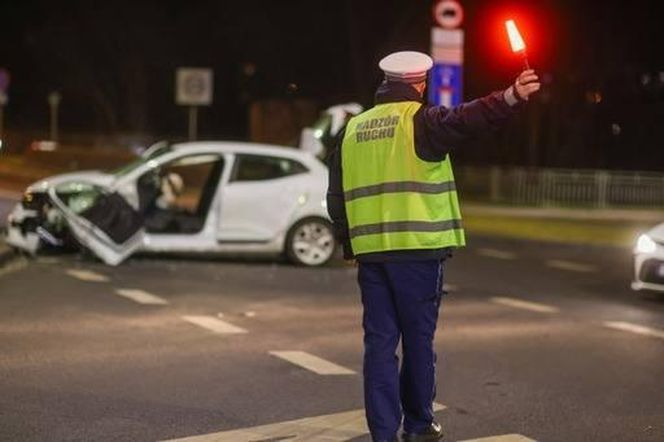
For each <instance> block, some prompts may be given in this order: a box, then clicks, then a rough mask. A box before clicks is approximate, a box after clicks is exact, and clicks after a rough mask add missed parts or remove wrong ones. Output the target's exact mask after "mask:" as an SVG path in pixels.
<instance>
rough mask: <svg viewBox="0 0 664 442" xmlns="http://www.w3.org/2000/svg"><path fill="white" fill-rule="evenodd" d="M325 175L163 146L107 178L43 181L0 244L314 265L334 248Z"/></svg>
mask: <svg viewBox="0 0 664 442" xmlns="http://www.w3.org/2000/svg"><path fill="white" fill-rule="evenodd" d="M326 188H327V168H326V167H325V165H324V164H323V163H321V162H320V160H318V159H317V158H315V157H314V156H313V155H311V154H309V153H307V152H302V151H298V150H295V149H292V148H282V147H277V146H267V145H258V144H251V143H241V142H194V143H182V144H174V145H168V144H161V145H156V146H154V147H152V148H150V149H148V150H147V151H146V152H145V153H144V154H143V156H141V157H140V158H138V159H137V160H135V161H134V162H132V163H130V164H128V165H126V166H125V167H123V168H121V169H119V170H117V171H114V172H110V173H104V172H98V171H90V172H78V173H71V174H63V175H57V176H53V177H50V178H46V179H44V180H41V181H39V182H37V183H34V184H33V185H31V186H29V188H28V189H27V190H26V192H25V196H24V198H23V201H22V202H20V203H19V204H18V205H17V206H16V207H15V208H14V210H13V211H12V212H11V214H10V215H9V219H8V228H7V229H8V230H7V238H6V241H7V243H8V244H9V245H10V246H12V247H14V248H16V249H19V250H22V251H25V252H27V253H30V254H36V253H39V252H40V251H42V250H46V249H53V248H56V249H68V248H69V249H71V248H83V249H87V250H89V251H91V252H92V253H93V254H94V255H96V256H97V257H98V258H99V259H101V260H102V261H104V262H105V263H107V264H110V265H117V264H119V263H121V262H122V261H123V260H125V259H126V258H127V257H129V256H130V255H132V254H133V253H137V252H157V253H187V254H190V253H199V252H200V253H215V254H217V253H221V254H232V255H238V254H270V255H284V256H286V257H287V258H288V259H290V260H291V261H292V262H294V263H297V264H301V265H306V266H319V265H323V264H325V263H327V262H328V261H329V260H330V259H331V258H332V256H333V255H334V251H335V247H336V243H335V241H334V238H333V234H332V226H331V224H330V221H329V219H328V215H327V210H326V206H325V192H326Z"/></svg>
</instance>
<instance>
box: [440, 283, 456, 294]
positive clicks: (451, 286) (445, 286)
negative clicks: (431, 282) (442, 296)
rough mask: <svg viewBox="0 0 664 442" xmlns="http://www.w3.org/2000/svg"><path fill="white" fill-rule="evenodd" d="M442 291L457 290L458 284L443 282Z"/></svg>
mask: <svg viewBox="0 0 664 442" xmlns="http://www.w3.org/2000/svg"><path fill="white" fill-rule="evenodd" d="M443 291H445V292H448V293H453V292H458V291H459V286H458V285H456V284H443Z"/></svg>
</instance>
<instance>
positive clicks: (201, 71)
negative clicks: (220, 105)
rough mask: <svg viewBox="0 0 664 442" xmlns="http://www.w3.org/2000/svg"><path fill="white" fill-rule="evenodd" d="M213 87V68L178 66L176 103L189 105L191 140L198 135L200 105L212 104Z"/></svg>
mask: <svg viewBox="0 0 664 442" xmlns="http://www.w3.org/2000/svg"><path fill="white" fill-rule="evenodd" d="M212 88H213V72H212V69H208V68H178V69H177V70H176V71H175V103H176V104H178V105H180V106H188V107H189V110H188V120H189V124H188V127H189V130H188V133H189V141H193V140H196V138H197V137H198V106H209V105H211V104H212Z"/></svg>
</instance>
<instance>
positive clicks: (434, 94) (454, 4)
mask: <svg viewBox="0 0 664 442" xmlns="http://www.w3.org/2000/svg"><path fill="white" fill-rule="evenodd" d="M433 19H434V22H435V26H433V27H432V28H431V57H432V58H433V63H434V65H433V69H432V70H431V77H430V78H429V102H430V103H431V104H433V105H436V106H441V105H442V106H445V107H452V106H456V105H458V104H461V102H462V101H463V41H464V33H463V30H462V29H460V26H461V24H462V23H463V7H462V6H461V3H459V2H458V1H457V0H437V1H436V2H435V3H434V6H433Z"/></svg>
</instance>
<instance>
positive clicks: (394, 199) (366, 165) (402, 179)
mask: <svg viewBox="0 0 664 442" xmlns="http://www.w3.org/2000/svg"><path fill="white" fill-rule="evenodd" d="M420 106H421V104H420V103H417V102H398V103H386V104H381V105H378V106H376V107H374V108H372V109H370V110H368V111H367V112H364V113H362V114H360V115H358V116H356V117H354V118H352V119H351V120H350V122H349V123H348V126H347V127H346V133H345V136H344V141H343V145H342V171H343V190H344V200H345V204H346V214H347V217H348V223H349V232H350V238H351V246H352V248H353V252H354V253H355V254H356V255H360V254H363V253H372V252H382V251H392V250H415V249H437V248H444V247H461V246H463V245H464V244H465V238H464V234H463V229H462V227H461V214H460V211H459V203H458V200H457V193H456V186H455V184H454V175H453V173H452V166H451V163H450V160H449V156H448V157H446V159H445V160H444V161H442V162H428V161H423V160H421V159H420V158H419V157H418V156H417V154H416V153H415V142H414V130H413V116H414V115H415V113H416V112H417V110H418V109H419V108H420Z"/></svg>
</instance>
